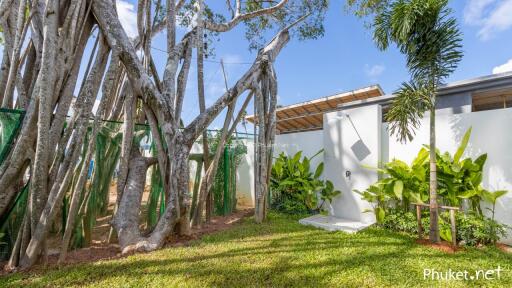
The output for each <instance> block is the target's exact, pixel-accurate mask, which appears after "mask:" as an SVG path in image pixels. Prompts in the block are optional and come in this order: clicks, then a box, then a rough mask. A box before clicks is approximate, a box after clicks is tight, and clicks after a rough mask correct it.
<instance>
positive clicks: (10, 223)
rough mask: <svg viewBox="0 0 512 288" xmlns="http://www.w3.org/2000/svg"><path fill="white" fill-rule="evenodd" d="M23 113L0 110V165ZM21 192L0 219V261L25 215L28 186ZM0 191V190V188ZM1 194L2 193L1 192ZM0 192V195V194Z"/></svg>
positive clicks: (7, 253)
mask: <svg viewBox="0 0 512 288" xmlns="http://www.w3.org/2000/svg"><path fill="white" fill-rule="evenodd" d="M24 116H25V113H24V112H23V111H20V110H12V109H5V108H0V165H1V164H2V163H3V162H4V160H5V159H6V157H7V155H8V154H9V152H10V151H11V148H12V143H13V142H14V139H15V138H16V136H17V135H18V132H19V130H20V128H21V123H22V121H23V117H24ZM20 189H21V191H20V192H19V193H18V194H17V196H16V198H15V200H14V202H13V203H11V205H10V206H9V207H8V209H7V213H5V214H4V215H2V217H1V218H0V236H1V237H0V242H1V243H2V244H1V245H0V259H7V258H8V257H9V254H10V251H11V250H12V247H13V246H14V242H15V241H16V236H17V234H18V231H19V227H20V226H21V221H22V220H23V215H24V214H25V209H26V207H27V197H28V190H29V189H28V184H27V185H25V186H22V187H20ZM0 190H2V189H1V188H0ZM1 192H3V191H1ZM1 192H0V193H1Z"/></svg>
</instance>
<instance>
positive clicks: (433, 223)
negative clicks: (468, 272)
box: [429, 100, 441, 243]
mask: <svg viewBox="0 0 512 288" xmlns="http://www.w3.org/2000/svg"><path fill="white" fill-rule="evenodd" d="M433 102H434V103H433V104H432V108H431V109H430V189H429V191H430V233H429V239H430V241H431V242H433V243H437V242H439V241H441V239H440V236H439V223H438V222H439V208H438V203H437V164H436V105H435V100H434V101H433Z"/></svg>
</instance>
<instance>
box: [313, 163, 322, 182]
mask: <svg viewBox="0 0 512 288" xmlns="http://www.w3.org/2000/svg"><path fill="white" fill-rule="evenodd" d="M323 172H324V162H322V163H320V164H318V166H317V167H316V170H315V175H314V176H313V177H314V178H315V179H316V178H318V177H320V176H321V175H322V173H323Z"/></svg>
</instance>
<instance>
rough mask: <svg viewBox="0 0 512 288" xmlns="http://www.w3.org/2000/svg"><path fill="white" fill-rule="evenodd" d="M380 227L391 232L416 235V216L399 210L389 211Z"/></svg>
mask: <svg viewBox="0 0 512 288" xmlns="http://www.w3.org/2000/svg"><path fill="white" fill-rule="evenodd" d="M380 225H381V226H382V227H384V228H386V229H389V230H391V231H396V232H405V233H407V234H411V235H414V234H417V233H418V222H417V220H416V215H414V214H413V213H412V212H409V211H407V212H404V211H403V210H401V209H390V211H388V214H387V215H386V216H385V217H384V219H383V220H382V222H381V224H380Z"/></svg>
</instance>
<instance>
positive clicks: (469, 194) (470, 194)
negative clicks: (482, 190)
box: [457, 190, 478, 199]
mask: <svg viewBox="0 0 512 288" xmlns="http://www.w3.org/2000/svg"><path fill="white" fill-rule="evenodd" d="M477 194H478V192H477V191H475V190H467V191H464V192H463V193H462V194H459V195H458V196H457V197H459V198H462V199H468V198H471V197H473V196H475V195H477Z"/></svg>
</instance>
